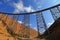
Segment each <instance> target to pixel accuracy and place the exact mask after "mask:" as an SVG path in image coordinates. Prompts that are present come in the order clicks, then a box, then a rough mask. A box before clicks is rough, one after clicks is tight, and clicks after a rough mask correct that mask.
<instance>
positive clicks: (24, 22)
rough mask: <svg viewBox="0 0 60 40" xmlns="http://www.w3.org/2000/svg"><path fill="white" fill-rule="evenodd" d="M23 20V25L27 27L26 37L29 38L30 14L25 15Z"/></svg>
mask: <svg viewBox="0 0 60 40" xmlns="http://www.w3.org/2000/svg"><path fill="white" fill-rule="evenodd" d="M22 22H23V25H24V26H25V28H26V35H25V37H26V38H29V36H30V29H29V28H30V15H23V20H22Z"/></svg>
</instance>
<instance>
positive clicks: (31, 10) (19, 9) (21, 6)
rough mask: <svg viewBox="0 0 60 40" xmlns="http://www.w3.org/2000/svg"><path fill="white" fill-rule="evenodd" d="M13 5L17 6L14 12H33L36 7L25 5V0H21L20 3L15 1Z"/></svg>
mask: <svg viewBox="0 0 60 40" xmlns="http://www.w3.org/2000/svg"><path fill="white" fill-rule="evenodd" d="M13 7H14V8H15V10H14V13H20V12H21V11H22V12H24V11H26V12H33V11H34V9H33V8H32V7H31V6H28V7H25V6H24V4H23V1H22V0H20V1H19V2H18V3H14V2H13Z"/></svg>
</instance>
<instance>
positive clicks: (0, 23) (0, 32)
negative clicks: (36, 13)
mask: <svg viewBox="0 0 60 40" xmlns="http://www.w3.org/2000/svg"><path fill="white" fill-rule="evenodd" d="M12 22H13V24H12ZM8 28H9V29H8ZM7 29H8V30H7ZM27 29H29V34H26V30H27ZM9 30H10V31H11V30H12V31H11V33H12V32H14V33H15V34H17V35H20V37H21V38H24V37H25V38H26V37H28V36H30V38H35V37H37V36H38V33H37V31H35V30H33V29H31V28H25V27H24V26H23V25H22V24H20V23H18V22H17V21H16V20H14V19H12V18H11V17H9V16H6V15H3V14H0V40H15V39H16V40H18V39H17V38H19V37H17V36H15V34H13V35H12V34H10V33H9V32H8V31H9ZM21 35H22V36H23V37H22V36H21Z"/></svg>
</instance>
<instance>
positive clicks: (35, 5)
mask: <svg viewBox="0 0 60 40" xmlns="http://www.w3.org/2000/svg"><path fill="white" fill-rule="evenodd" d="M57 4H60V0H0V12H8V13H25V12H33V11H38V10H42V9H45V8H48V7H51V6H53V5H57ZM43 15H44V18H45V21H46V24H47V26H48V27H49V26H50V25H51V24H52V23H53V22H54V20H53V18H52V16H51V14H50V12H48V11H46V12H43ZM34 16H35V15H31V24H30V25H31V28H34V29H36V25H35V24H36V22H35V21H36V20H34V19H35V17H34ZM19 19H21V18H19ZM32 20H34V21H32ZM19 22H20V23H21V21H19ZM34 23H35V24H34ZM32 24H33V25H32Z"/></svg>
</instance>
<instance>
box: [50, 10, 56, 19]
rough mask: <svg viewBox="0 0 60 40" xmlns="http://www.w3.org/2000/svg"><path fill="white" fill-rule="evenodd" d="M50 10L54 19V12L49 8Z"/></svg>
mask: <svg viewBox="0 0 60 40" xmlns="http://www.w3.org/2000/svg"><path fill="white" fill-rule="evenodd" d="M50 12H51V14H52V17H53V19H54V20H56V17H55V14H54V12H53V11H52V10H51V9H50Z"/></svg>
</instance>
